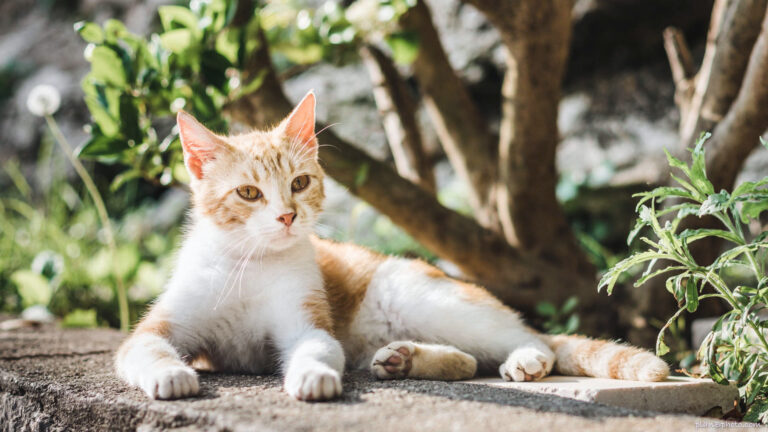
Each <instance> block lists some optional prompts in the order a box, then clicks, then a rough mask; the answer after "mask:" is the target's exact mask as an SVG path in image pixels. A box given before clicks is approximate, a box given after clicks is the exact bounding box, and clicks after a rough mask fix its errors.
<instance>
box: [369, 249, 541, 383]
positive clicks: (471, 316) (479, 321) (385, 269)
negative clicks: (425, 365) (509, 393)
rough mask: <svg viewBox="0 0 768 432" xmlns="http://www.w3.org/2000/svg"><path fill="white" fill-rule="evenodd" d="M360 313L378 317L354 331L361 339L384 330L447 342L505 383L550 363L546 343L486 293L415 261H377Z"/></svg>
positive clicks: (531, 374)
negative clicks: (494, 373)
mask: <svg viewBox="0 0 768 432" xmlns="http://www.w3.org/2000/svg"><path fill="white" fill-rule="evenodd" d="M362 310H363V311H364V312H367V313H369V314H372V315H374V316H375V315H376V314H379V316H380V318H379V320H380V323H379V324H378V325H377V326H375V327H374V326H371V325H370V324H366V327H360V328H358V329H356V331H357V332H358V333H360V334H361V335H364V334H370V332H372V331H384V332H386V333H385V335H393V336H394V337H396V338H403V337H406V338H408V339H412V340H418V341H423V342H428V343H447V344H450V345H451V346H454V347H456V348H457V349H459V350H461V351H463V352H465V353H468V354H470V355H472V356H473V357H474V358H475V359H476V360H477V363H478V368H479V369H480V370H483V371H485V370H494V369H495V370H498V371H499V374H500V375H501V377H502V378H504V379H507V380H514V381H529V380H534V379H539V378H542V377H544V376H546V375H547V374H549V373H550V371H551V370H552V367H553V365H554V363H555V354H554V353H553V352H552V350H551V349H550V348H549V346H548V345H547V343H545V341H544V340H542V338H541V337H540V336H539V335H538V334H537V333H536V332H535V331H533V330H532V329H530V328H528V327H526V326H525V324H524V323H523V322H522V320H521V319H520V317H519V316H518V314H517V313H516V312H515V311H513V310H512V309H510V308H509V307H507V306H505V305H504V304H502V303H501V302H500V301H499V300H498V299H496V298H495V297H494V296H493V295H491V294H490V293H489V292H488V291H487V290H485V289H483V288H481V287H478V286H476V285H473V284H469V283H465V282H462V281H458V280H456V279H452V278H450V277H447V276H446V275H445V274H444V273H443V272H441V271H440V270H438V269H436V268H434V267H432V266H430V265H427V264H425V263H423V262H420V261H411V260H405V259H399V258H390V259H388V260H387V261H386V262H385V263H383V264H382V265H381V266H380V267H379V270H378V271H377V273H376V276H375V277H374V279H373V281H372V282H371V284H370V285H369V288H368V294H367V295H366V299H365V301H364V304H363V309H362ZM369 321H370V320H369ZM361 322H363V321H361ZM377 329H382V330H377ZM366 332H367V333H366ZM376 336H377V337H379V338H380V335H376ZM390 337H392V336H390Z"/></svg>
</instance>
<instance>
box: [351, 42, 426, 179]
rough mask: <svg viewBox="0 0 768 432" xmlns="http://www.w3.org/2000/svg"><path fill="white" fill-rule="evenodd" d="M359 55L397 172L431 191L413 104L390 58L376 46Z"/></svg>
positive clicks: (369, 47)
mask: <svg viewBox="0 0 768 432" xmlns="http://www.w3.org/2000/svg"><path fill="white" fill-rule="evenodd" d="M360 55H361V57H362V59H363V63H364V64H365V66H366V68H367V69H368V75H369V76H370V77H371V81H372V83H373V97H374V99H375V100H376V105H377V106H378V108H379V114H380V115H381V118H382V123H383V124H384V131H385V132H386V134H387V142H389V147H390V149H391V150H392V156H393V157H394V159H395V167H397V172H398V173H400V175H401V176H403V177H405V178H407V179H408V180H410V181H412V182H414V183H416V184H418V185H419V186H421V187H422V188H424V189H425V190H426V191H428V192H431V193H435V192H436V191H437V189H436V186H435V174H434V173H433V172H432V163H431V162H430V160H429V158H428V157H427V154H426V152H425V151H424V145H423V143H422V139H421V131H420V130H419V126H418V124H417V123H416V103H415V101H414V100H413V98H412V97H411V95H410V93H409V92H408V88H407V87H406V85H405V82H404V81H403V79H402V78H401V77H400V74H399V73H398V71H397V68H395V65H394V64H393V63H392V60H391V59H390V58H389V57H387V55H386V54H384V53H383V52H381V50H379V49H378V48H376V47H374V46H364V47H363V48H361V50H360Z"/></svg>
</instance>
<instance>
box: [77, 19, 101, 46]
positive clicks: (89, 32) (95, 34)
mask: <svg viewBox="0 0 768 432" xmlns="http://www.w3.org/2000/svg"><path fill="white" fill-rule="evenodd" d="M74 27H75V31H76V32H78V33H79V34H80V37H81V38H83V40H84V41H86V42H90V43H95V44H100V43H102V42H104V31H102V30H101V27H99V26H98V24H95V23H92V22H87V21H78V22H76V23H75V25H74Z"/></svg>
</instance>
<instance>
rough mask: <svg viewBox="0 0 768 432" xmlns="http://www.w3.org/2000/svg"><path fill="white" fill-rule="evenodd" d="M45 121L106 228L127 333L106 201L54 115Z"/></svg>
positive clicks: (125, 299)
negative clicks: (75, 153)
mask: <svg viewBox="0 0 768 432" xmlns="http://www.w3.org/2000/svg"><path fill="white" fill-rule="evenodd" d="M45 121H46V122H48V127H49V128H50V129H51V132H52V133H53V136H54V137H55V138H56V141H57V142H58V143H59V145H60V146H61V149H62V150H63V151H64V154H65V155H67V159H69V162H70V163H71V164H72V166H73V167H74V168H75V171H76V172H77V175H78V176H80V179H81V180H82V181H83V183H84V184H85V188H86V189H87V190H88V194H89V195H90V196H91V199H92V200H93V203H94V205H95V206H96V212H97V213H98V215H99V219H100V220H101V225H102V227H103V228H104V232H105V233H106V236H107V247H108V248H109V251H110V253H111V255H112V269H113V272H114V276H115V281H116V283H117V303H118V307H119V309H120V330H122V331H124V332H127V331H128V330H129V325H130V322H129V321H130V317H129V313H128V296H127V295H126V292H125V285H124V284H123V277H122V275H120V273H119V272H118V271H117V266H116V264H117V244H116V242H115V232H114V230H113V229H112V223H111V222H110V220H109V214H107V207H106V206H105V205H104V200H103V199H102V198H101V194H100V193H99V189H98V188H97V187H96V184H95V183H94V182H93V179H92V178H91V176H90V174H88V171H87V170H86V169H85V167H84V166H83V164H82V163H80V160H79V159H78V158H76V157H75V155H74V152H73V150H72V147H71V146H70V145H69V142H68V141H67V139H66V137H64V134H62V133H61V130H60V129H59V125H58V124H57V123H56V120H54V118H53V116H52V115H50V114H48V115H46V116H45Z"/></svg>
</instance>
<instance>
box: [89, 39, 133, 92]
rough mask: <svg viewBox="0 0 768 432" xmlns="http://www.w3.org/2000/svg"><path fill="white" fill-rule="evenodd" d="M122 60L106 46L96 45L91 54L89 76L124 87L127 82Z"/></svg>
mask: <svg viewBox="0 0 768 432" xmlns="http://www.w3.org/2000/svg"><path fill="white" fill-rule="evenodd" d="M125 72H126V71H125V69H124V67H123V61H122V60H121V59H120V57H119V56H118V54H117V53H116V52H115V51H114V50H113V49H111V48H108V47H106V46H97V47H96V48H94V49H93V53H92V54H91V73H90V75H91V77H93V78H94V79H96V80H99V81H101V82H105V83H109V84H112V85H114V86H116V87H124V86H125V85H126V83H127V80H126V73H125Z"/></svg>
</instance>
